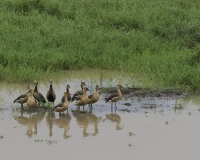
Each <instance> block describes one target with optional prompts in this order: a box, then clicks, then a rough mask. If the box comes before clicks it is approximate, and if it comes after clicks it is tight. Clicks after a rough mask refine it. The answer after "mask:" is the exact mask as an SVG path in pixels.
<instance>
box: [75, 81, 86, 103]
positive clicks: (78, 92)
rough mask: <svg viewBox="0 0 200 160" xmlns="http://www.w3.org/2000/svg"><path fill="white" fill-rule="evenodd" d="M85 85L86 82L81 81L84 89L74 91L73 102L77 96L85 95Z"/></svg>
mask: <svg viewBox="0 0 200 160" xmlns="http://www.w3.org/2000/svg"><path fill="white" fill-rule="evenodd" d="M84 85H85V82H81V89H82V90H78V91H76V92H75V93H74V95H73V97H72V102H73V101H74V100H76V97H78V96H80V95H83V86H84Z"/></svg>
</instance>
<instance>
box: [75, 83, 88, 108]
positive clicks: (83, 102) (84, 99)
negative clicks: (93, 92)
mask: <svg viewBox="0 0 200 160" xmlns="http://www.w3.org/2000/svg"><path fill="white" fill-rule="evenodd" d="M87 91H89V89H88V87H87V86H84V87H83V95H82V96H79V97H77V99H78V100H77V101H76V105H77V106H78V107H79V109H80V106H83V109H84V106H85V105H86V104H89V102H90V100H89V98H88V96H87V93H86V92H87Z"/></svg>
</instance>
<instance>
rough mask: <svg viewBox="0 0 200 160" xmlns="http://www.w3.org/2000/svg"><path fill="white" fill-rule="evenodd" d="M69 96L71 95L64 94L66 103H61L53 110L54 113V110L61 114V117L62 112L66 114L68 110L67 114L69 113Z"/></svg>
mask: <svg viewBox="0 0 200 160" xmlns="http://www.w3.org/2000/svg"><path fill="white" fill-rule="evenodd" d="M68 95H69V93H68V92H64V97H65V101H64V103H59V104H58V105H56V106H55V107H54V108H53V109H52V111H53V110H54V111H56V112H59V114H60V115H61V112H64V111H65V110H67V112H68V108H69V102H68V99H67V96H68Z"/></svg>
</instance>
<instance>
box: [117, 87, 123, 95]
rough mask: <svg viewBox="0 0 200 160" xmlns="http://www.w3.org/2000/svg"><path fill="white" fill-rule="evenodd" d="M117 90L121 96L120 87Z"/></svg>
mask: <svg viewBox="0 0 200 160" xmlns="http://www.w3.org/2000/svg"><path fill="white" fill-rule="evenodd" d="M117 90H118V93H119V96H121V95H122V93H121V91H120V89H119V88H118V89H117Z"/></svg>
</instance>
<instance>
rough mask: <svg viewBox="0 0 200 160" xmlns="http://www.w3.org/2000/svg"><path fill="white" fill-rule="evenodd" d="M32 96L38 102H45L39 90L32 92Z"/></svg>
mask: <svg viewBox="0 0 200 160" xmlns="http://www.w3.org/2000/svg"><path fill="white" fill-rule="evenodd" d="M33 97H34V98H35V99H36V100H37V101H39V102H43V103H46V100H45V98H44V96H43V95H42V94H41V93H40V92H37V93H34V94H33Z"/></svg>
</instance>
